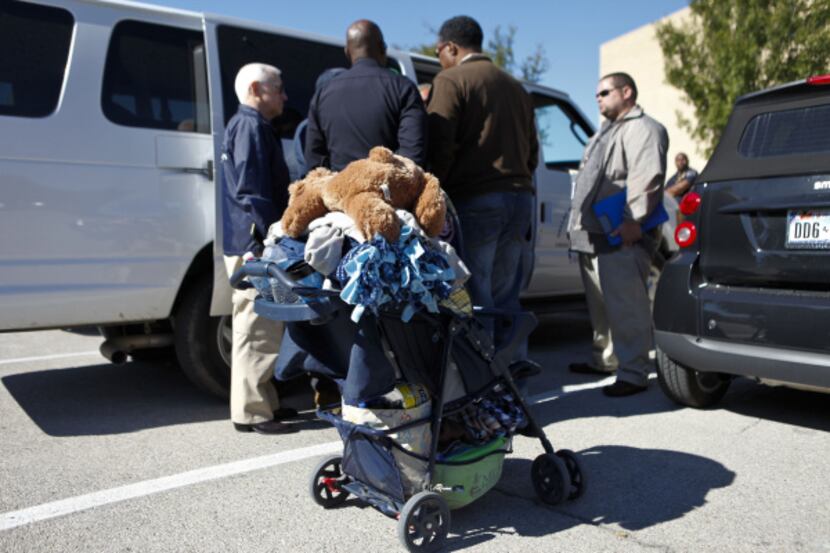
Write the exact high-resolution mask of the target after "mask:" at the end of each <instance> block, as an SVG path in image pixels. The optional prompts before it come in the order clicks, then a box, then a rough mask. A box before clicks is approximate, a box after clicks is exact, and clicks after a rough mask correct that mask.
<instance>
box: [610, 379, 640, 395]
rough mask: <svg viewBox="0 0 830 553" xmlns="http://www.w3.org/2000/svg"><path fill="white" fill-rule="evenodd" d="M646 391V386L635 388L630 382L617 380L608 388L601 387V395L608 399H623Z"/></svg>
mask: <svg viewBox="0 0 830 553" xmlns="http://www.w3.org/2000/svg"><path fill="white" fill-rule="evenodd" d="M646 390H648V386H637V385H636V384H631V383H630V382H624V381H622V380H617V381H616V382H614V383H613V384H611V385H610V386H603V388H602V393H603V394H605V395H607V396H608V397H624V396H633V395H634V394H639V393H640V392H645V391H646Z"/></svg>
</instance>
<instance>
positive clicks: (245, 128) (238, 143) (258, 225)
mask: <svg viewBox="0 0 830 553" xmlns="http://www.w3.org/2000/svg"><path fill="white" fill-rule="evenodd" d="M220 175H221V178H222V245H223V249H224V252H225V255H242V254H244V253H245V252H248V251H253V252H255V253H256V252H257V251H258V248H259V244H258V242H259V241H261V240H262V239H263V238H265V236H266V235H267V233H268V227H269V226H270V225H271V223H274V222H275V221H277V220H279V218H280V217H281V216H282V212H283V211H284V210H285V206H286V205H287V204H288V168H287V167H286V165H285V158H284V157H283V154H282V144H281V143H280V139H279V137H278V136H277V135H276V133H275V132H274V128H273V127H272V126H271V123H270V122H268V121H267V120H266V119H265V118H264V117H263V116H262V115H260V113H259V112H258V111H257V110H255V109H254V108H252V107H249V106H244V105H241V106H239V111H237V112H236V115H234V116H233V117H231V120H230V121H228V126H227V128H226V129H225V140H224V143H223V145H222V172H221V173H220ZM254 230H255V231H254Z"/></svg>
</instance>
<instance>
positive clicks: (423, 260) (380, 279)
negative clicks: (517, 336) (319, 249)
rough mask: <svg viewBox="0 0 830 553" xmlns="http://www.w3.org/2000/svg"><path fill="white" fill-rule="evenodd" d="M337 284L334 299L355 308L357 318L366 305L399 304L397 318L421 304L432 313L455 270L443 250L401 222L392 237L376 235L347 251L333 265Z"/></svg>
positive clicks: (374, 308) (408, 316) (405, 318)
mask: <svg viewBox="0 0 830 553" xmlns="http://www.w3.org/2000/svg"><path fill="white" fill-rule="evenodd" d="M336 276H337V279H338V280H339V281H340V282H341V283H342V284H343V290H342V292H341V293H340V298H341V299H342V300H343V301H345V302H346V303H348V304H350V305H354V306H355V308H354V310H353V311H352V317H351V318H352V320H353V321H355V322H357V321H359V320H360V317H361V316H362V315H363V312H364V311H365V310H366V309H369V310H370V311H372V312H373V313H375V314H377V313H378V310H379V309H380V308H382V307H384V308H393V309H400V310H401V311H402V313H401V320H402V321H404V322H407V321H409V320H410V319H411V318H412V316H413V315H414V314H415V313H416V312H418V311H420V310H421V309H426V310H427V311H429V312H431V313H437V312H438V302H440V301H441V300H443V299H445V298H446V297H447V296H449V295H450V292H451V291H452V283H453V281H454V280H455V272H454V271H453V270H452V268H451V267H450V265H449V263H448V262H447V259H446V257H445V256H444V254H443V252H441V251H438V250H436V249H433V248H432V246H431V245H430V244H429V242H427V241H425V240H423V239H422V238H421V237H420V236H419V235H418V234H417V233H416V232H415V231H414V230H413V229H412V228H411V227H410V226H408V225H403V226H402V227H401V235H400V238H399V239H398V242H397V243H395V244H390V243H389V242H387V241H386V239H385V238H383V237H382V236H380V235H375V237H374V238H373V239H372V240H370V241H369V242H365V243H363V244H360V245H359V246H357V247H355V248H353V249H352V250H350V251H349V252H348V253H347V254H346V256H345V257H344V258H343V259H342V260H341V262H340V265H339V266H338V267H337V272H336Z"/></svg>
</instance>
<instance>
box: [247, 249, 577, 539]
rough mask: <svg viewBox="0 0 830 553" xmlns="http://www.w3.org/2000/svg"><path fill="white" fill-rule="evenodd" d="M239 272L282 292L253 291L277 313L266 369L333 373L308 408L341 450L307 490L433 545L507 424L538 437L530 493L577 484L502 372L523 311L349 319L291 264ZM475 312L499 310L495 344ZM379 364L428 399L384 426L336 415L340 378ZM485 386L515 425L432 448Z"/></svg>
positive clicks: (471, 491)
mask: <svg viewBox="0 0 830 553" xmlns="http://www.w3.org/2000/svg"><path fill="white" fill-rule="evenodd" d="M299 274H300V275H302V274H306V273H303V272H302V271H300V272H299ZM246 278H247V280H249V281H255V280H256V279H271V282H272V283H274V285H275V289H277V288H278V289H280V290H282V291H283V292H286V294H280V293H277V294H275V296H274V299H273V300H272V299H266V298H264V297H262V296H260V297H258V298H257V299H256V301H255V310H256V312H257V313H258V314H259V315H261V316H263V317H266V318H269V319H273V320H280V321H285V322H286V333H285V336H284V337H283V344H282V346H281V351H280V358H279V360H278V366H277V374H278V376H280V364H283V365H286V364H291V363H293V362H295V361H296V359H301V361H303V362H304V363H305V364H304V366H303V370H306V371H314V372H320V373H322V374H326V375H328V376H333V377H336V378H337V377H339V378H340V379H341V380H340V381H339V384H341V392H343V398H344V405H343V406H341V405H339V404H335V405H330V406H322V407H320V408H319V409H318V412H317V415H318V417H319V418H321V419H323V420H326V421H328V422H330V423H332V424H333V425H334V426H335V427H336V428H337V430H338V432H339V434H340V436H341V438H342V440H343V444H344V448H343V454H342V455H336V456H332V457H329V458H326V459H324V460H323V461H322V462H320V464H319V465H318V466H317V467H316V468H315V470H314V472H313V473H312V476H311V480H310V493H311V496H312V498H313V499H314V501H315V502H317V503H318V504H319V505H321V506H322V507H323V508H326V509H328V508H332V507H336V506H338V505H341V504H342V503H343V502H345V501H346V499H347V498H348V497H349V496H351V495H354V496H355V497H357V498H358V499H360V500H361V501H363V502H365V503H367V504H369V505H371V506H373V507H374V508H376V509H377V510H379V511H380V512H382V513H383V514H385V515H387V516H389V517H391V518H395V519H397V520H398V525H397V528H398V537H399V539H400V541H401V543H402V544H403V545H404V546H405V547H406V548H407V549H408V550H409V551H437V550H439V549H441V548H442V547H443V545H444V542H445V540H446V537H447V534H448V531H449V527H450V509H455V508H459V507H462V506H464V505H467V504H469V503H471V502H472V501H474V500H476V499H478V498H479V497H481V496H482V495H483V494H484V493H485V492H486V491H488V490H489V489H491V488H492V487H493V486H495V485H496V483H497V482H498V480H499V478H500V476H501V469H502V463H503V459H504V456H505V455H506V454H508V453H511V452H512V449H511V443H512V437H513V434H514V433H515V432H516V431H517V430H518V431H520V432H521V433H522V434H524V435H526V436H530V437H535V438H538V439H539V440H540V442H541V444H542V447H543V449H544V453H543V454H541V455H540V456H538V457H537V458H536V459H535V460H534V461H533V464H532V467H531V475H530V476H531V480H532V483H533V487H534V489H535V492H536V494H537V495H538V497H539V498H540V499H541V500H542V501H544V502H545V503H548V504H551V505H556V504H559V503H561V502H563V501H565V500H572V499H576V498H577V497H579V496H580V495H582V493H583V492H584V490H585V479H584V476H583V472H582V468H581V466H580V462H579V460H578V458H577V456H576V455H575V454H574V453H573V452H572V451H569V450H566V449H560V450H556V451H554V449H553V446H552V445H551V443H550V441H549V440H548V439H547V437H546V436H545V434H544V432H543V430H542V428H541V427H539V426H538V425H537V423H536V422H535V420H534V419H533V417H532V415H531V413H530V410H529V409H528V406H527V404H526V403H525V401H524V399H523V398H522V395H521V393H520V392H519V390H518V389H517V387H516V385H515V383H514V380H513V377H512V374H511V370H510V365H511V363H510V362H511V359H512V356H513V354H514V352H515V350H516V348H517V347H518V346H519V344H520V343H521V341H522V340H524V339H525V338H526V337H527V336H528V335H529V334H530V332H531V331H532V330H533V329H534V328H535V326H536V324H537V321H536V318H535V317H534V316H533V315H532V314H531V313H527V312H520V313H513V314H506V313H503V312H500V311H498V310H485V309H478V308H476V309H475V311H474V315H473V316H469V315H463V314H460V313H459V312H458V310H455V309H451V308H448V307H446V306H445V305H443V304H442V305H441V306H440V307H439V312H438V313H429V312H425V311H418V312H416V313H415V314H414V316H413V317H412V318H411V319H410V320H408V322H403V321H402V320H401V312H400V310H397V309H386V310H381V311H379V312H378V313H377V314H372V313H369V312H368V311H367V312H365V313H364V314H363V316H362V317H361V318H360V320H359V323H354V322H352V320H351V319H350V318H349V313H350V311H351V309H352V307H353V306H351V305H348V304H346V303H345V302H343V301H342V300H341V299H340V297H339V295H340V294H339V291H338V290H327V289H323V288H319V287H309V286H304V285H303V282H302V281H301V279H300V278H298V272H297V271H293V272H292V271H290V270H283V269H280V268H279V267H278V266H277V265H276V264H274V263H271V262H267V261H263V260H258V261H257V260H254V261H249V262H248V263H245V264H244V265H243V267H242V268H241V269H240V270H239V271H237V273H236V274H235V275H233V277H232V278H231V284H232V285H233V286H235V287H237V288H243V287H246V286H250V284H249V283H248V282H246ZM287 297H289V298H293V299H286V298H287ZM298 300H299V301H298ZM483 317H493V318H495V319H502V320H504V319H505V318H506V319H507V321H508V324H509V325H510V326H509V329H510V330H509V333H508V338H507V343H506V345H505V346H504V347H502V348H501V349H500V350H498V351H496V349H495V348H494V346H493V344H492V340H491V338H490V334H489V333H488V332H487V331H486V330H485V329H484V327H483V326H482V325H481V323H480V322H479V320H480V318H483ZM382 364H388V365H389V366H392V367H393V369H394V376H393V377H391V378H394V379H397V380H398V381H400V380H401V379H402V380H404V381H406V382H407V383H409V385H417V386H420V387H422V389H425V390H426V392H427V394H428V396H429V403H427V404H425V405H421V406H420V408H419V409H412V410H408V411H403V410H401V411H399V412H401V413H410V414H411V413H416V416H405V417H401V418H398V419H395V420H394V422H391V421H390V420H386V421H385V422H386V423H387V424H385V425H378V424H369V423H366V421H356V420H355V419H354V418H351V419H350V420H347V418H348V417H346V412H345V409H346V408H347V407H346V405H345V400H346V399H347V397H348V396H349V389H350V387H351V388H354V386H355V382H357V386H358V387H360V386H362V387H363V388H364V389H365V388H366V386H370V387H371V386H373V385H375V383H376V381H377V380H381V381H383V380H384V378H382V377H381V378H377V377H376V376H375V377H372V378H369V377H368V376H366V375H363V376H361V375H360V371H359V370H357V368H360V367H366V366H368V367H376V366H380V365H382ZM356 367H357V368H356ZM283 368H284V367H283ZM347 374H348V378H347V379H346V381H345V384H344V381H343V380H342V378H343V377H345V376H346V375H347ZM355 375H357V376H356V377H355V378H352V377H353V376H355ZM381 385H384V384H381ZM385 386H387V387H388V383H386V384H385ZM451 390H454V391H451ZM494 394H495V395H497V396H499V397H501V398H504V397H507V398H508V400H509V402H510V403H511V405H512V406H513V407H514V409H515V410H518V412H519V413H520V414H521V416H522V423H523V427H522V428H520V429H516V428H512V427H511V428H510V429H509V431H507V432H502V433H501V434H502V435H500V436H498V437H496V438H495V439H493V440H490V441H489V442H488V443H486V444H483V445H481V446H479V447H474V448H470V449H468V450H467V451H463V452H462V453H461V454H457V455H449V456H448V455H442V454H440V453H439V438H440V437H441V434H442V425H443V424H444V423H445V421H448V420H450V417H453V416H458V414H459V413H464V412H465V410H466V412H469V411H468V410H469V409H470V408H471V406H475V405H479V404H480V403H481V402H482V401H483V400H484V399H485V398H490V399H492V398H493V396H494ZM449 395H452V396H453V397H452V398H450V397H448V396H449ZM425 406H426V408H424V407H425ZM430 406H431V408H430ZM525 421H526V424H524V423H525ZM373 422H377V421H376V420H375V421H373ZM413 434H414V435H416V436H418V437H420V438H421V439H422V441H424V443H423V444H422V447H420V448H419V447H413V446H412V442H414V441H417V439H413V438H412V436H413Z"/></svg>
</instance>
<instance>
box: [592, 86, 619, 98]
mask: <svg viewBox="0 0 830 553" xmlns="http://www.w3.org/2000/svg"><path fill="white" fill-rule="evenodd" d="M618 88H620V87H618V86H612V87H611V88H606V89H604V90H600V91H599V92H597V98H605V97H606V96H608V95H609V94H611V91H612V90H616V89H618Z"/></svg>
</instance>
